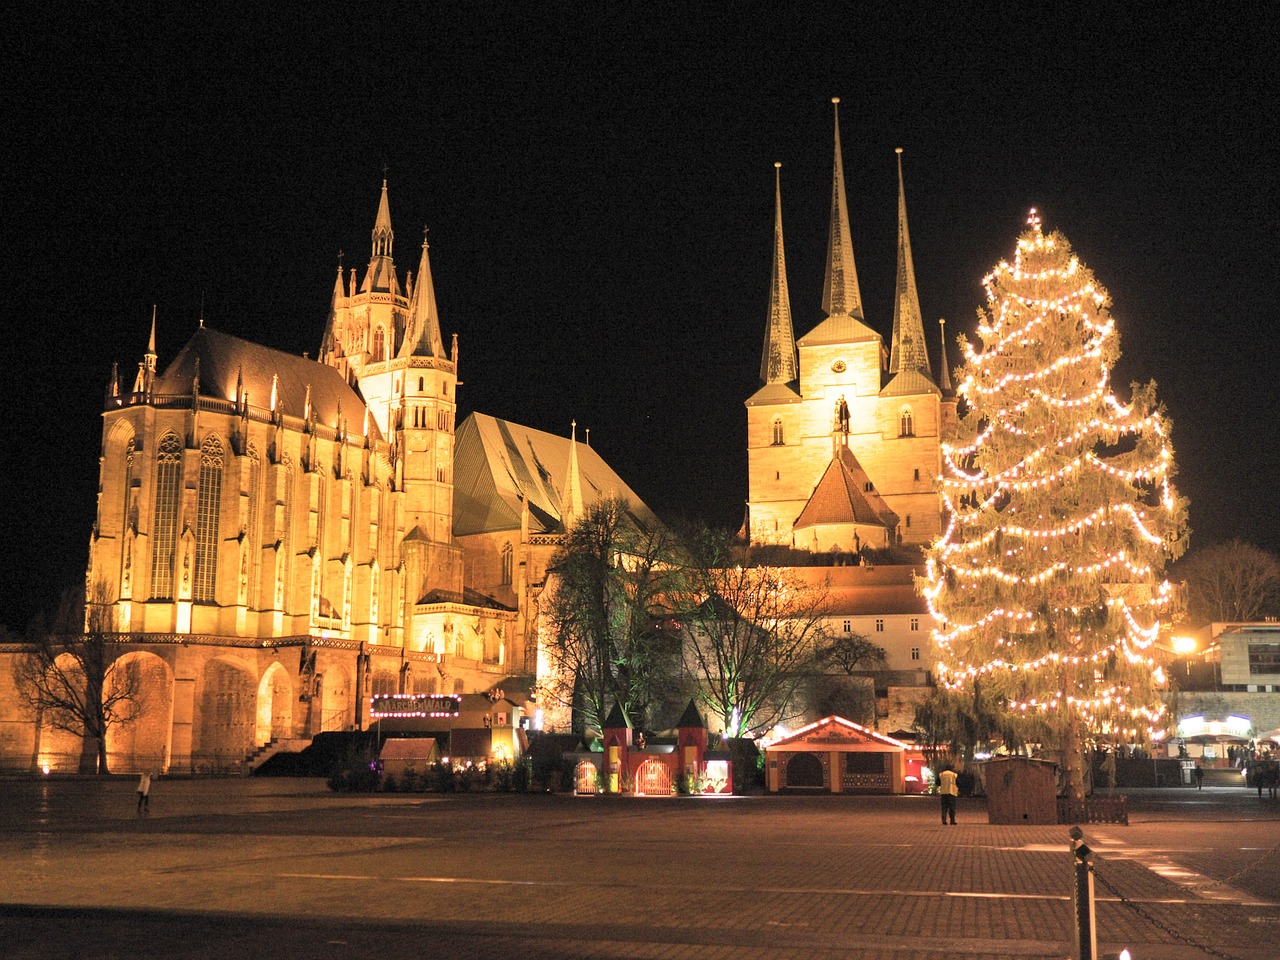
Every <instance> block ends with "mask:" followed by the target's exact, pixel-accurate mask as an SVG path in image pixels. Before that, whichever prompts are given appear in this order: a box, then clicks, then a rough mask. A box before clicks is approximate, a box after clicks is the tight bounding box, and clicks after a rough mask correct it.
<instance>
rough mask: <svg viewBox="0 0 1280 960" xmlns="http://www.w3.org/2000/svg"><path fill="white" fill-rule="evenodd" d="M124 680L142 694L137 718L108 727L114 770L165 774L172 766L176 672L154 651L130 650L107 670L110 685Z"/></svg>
mask: <svg viewBox="0 0 1280 960" xmlns="http://www.w3.org/2000/svg"><path fill="white" fill-rule="evenodd" d="M122 682H128V683H131V684H132V686H133V689H135V690H137V691H138V697H137V700H136V702H135V703H134V705H133V719H131V720H129V721H126V722H124V723H119V724H115V725H114V726H112V727H110V728H109V729H108V730H107V755H108V757H109V762H110V765H111V771H112V772H113V773H136V772H138V771H140V770H150V771H151V772H153V773H163V772H165V771H167V770H168V768H169V748H170V743H171V741H170V736H171V732H172V729H173V671H172V670H171V669H170V668H169V664H167V663H166V662H165V661H164V660H162V659H161V658H160V657H158V656H156V655H155V654H153V653H147V652H145V651H137V652H134V653H127V654H125V655H124V656H123V657H121V658H120V659H118V660H116V662H115V663H113V664H112V665H111V669H110V671H109V672H108V673H107V684H108V688H110V687H111V685H113V684H116V683H122Z"/></svg>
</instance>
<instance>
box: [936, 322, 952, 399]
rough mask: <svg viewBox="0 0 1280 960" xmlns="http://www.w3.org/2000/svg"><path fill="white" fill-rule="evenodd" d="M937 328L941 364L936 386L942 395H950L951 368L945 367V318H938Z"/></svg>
mask: <svg viewBox="0 0 1280 960" xmlns="http://www.w3.org/2000/svg"><path fill="white" fill-rule="evenodd" d="M938 326H939V327H941V328H942V363H941V364H939V372H938V386H940V387H941V388H942V392H943V393H951V390H952V388H951V368H950V367H948V366H947V318H946V317H939V318H938Z"/></svg>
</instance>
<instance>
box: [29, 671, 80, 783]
mask: <svg viewBox="0 0 1280 960" xmlns="http://www.w3.org/2000/svg"><path fill="white" fill-rule="evenodd" d="M55 662H56V667H55V669H57V670H59V671H61V672H62V673H63V674H64V675H65V676H66V677H67V678H68V680H69V681H70V682H72V683H77V682H78V683H79V684H80V686H81V688H83V685H84V679H83V678H84V671H83V670H81V669H80V665H79V663H77V662H76V659H75V657H73V656H71V654H69V653H64V654H63V655H62V656H60V657H58V659H57V660H56V661H55ZM38 736H39V737H40V743H39V751H38V753H37V759H36V762H37V764H39V766H40V768H41V769H42V770H48V771H49V772H51V773H75V772H76V771H77V770H79V769H80V759H81V754H82V753H83V752H84V750H86V749H93V748H92V747H91V746H87V745H86V743H85V738H84V737H83V736H82V735H80V734H77V733H72V732H71V731H68V730H62V729H60V728H59V727H57V726H56V725H55V720H54V718H53V717H52V716H49V715H47V714H46V715H45V716H43V717H41V718H40V727H39V732H38ZM90 772H92V770H90Z"/></svg>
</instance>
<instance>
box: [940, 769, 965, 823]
mask: <svg viewBox="0 0 1280 960" xmlns="http://www.w3.org/2000/svg"><path fill="white" fill-rule="evenodd" d="M957 779H958V778H957V776H956V772H955V771H954V770H952V769H951V768H950V767H944V768H943V769H942V772H941V773H939V774H938V796H939V797H940V798H941V799H942V825H943V826H946V825H947V818H948V817H950V818H951V825H952V826H953V827H954V826H955V825H956V797H958V796H960V787H959V785H958V784H957V783H956V781H957Z"/></svg>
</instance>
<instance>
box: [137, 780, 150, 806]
mask: <svg viewBox="0 0 1280 960" xmlns="http://www.w3.org/2000/svg"><path fill="white" fill-rule="evenodd" d="M150 812H151V772H150V771H148V770H144V771H142V776H140V777H139V778H138V816H142V815H143V814H144V813H150Z"/></svg>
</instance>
